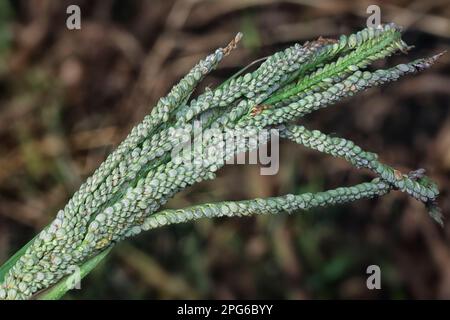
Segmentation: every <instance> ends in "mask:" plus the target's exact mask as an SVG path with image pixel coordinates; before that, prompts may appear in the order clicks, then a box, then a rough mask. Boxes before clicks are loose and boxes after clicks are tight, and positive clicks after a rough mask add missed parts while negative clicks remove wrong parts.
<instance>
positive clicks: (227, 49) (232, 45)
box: [223, 32, 243, 56]
mask: <svg viewBox="0 0 450 320" xmlns="http://www.w3.org/2000/svg"><path fill="white" fill-rule="evenodd" d="M242 37H243V34H242V32H238V33H237V34H236V36H235V37H234V39H233V40H231V41H230V43H229V44H228V45H227V46H226V47H225V48H224V49H223V54H224V55H225V56H227V55H229V54H230V52H231V51H233V50H234V49H236V47H237V44H238V43H239V41H241V39H242Z"/></svg>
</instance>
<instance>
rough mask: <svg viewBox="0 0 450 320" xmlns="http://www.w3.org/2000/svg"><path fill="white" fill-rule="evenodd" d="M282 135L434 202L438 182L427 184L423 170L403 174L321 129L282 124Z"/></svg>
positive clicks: (437, 217)
mask: <svg viewBox="0 0 450 320" xmlns="http://www.w3.org/2000/svg"><path fill="white" fill-rule="evenodd" d="M280 136H281V137H283V138H287V139H289V140H292V141H294V142H296V143H298V144H301V145H304V146H305V147H308V148H311V149H314V150H318V151H320V152H323V153H326V154H330V155H332V156H334V157H338V158H343V159H345V160H347V161H349V162H350V163H351V164H353V165H354V166H356V167H357V168H367V169H370V170H372V171H373V172H375V173H377V174H378V175H379V176H380V178H381V179H383V180H384V181H385V182H386V183H389V184H390V185H392V186H393V187H395V188H397V189H399V190H401V191H403V192H406V193H408V194H409V195H410V196H412V197H413V198H415V199H416V200H418V201H421V202H423V203H425V204H426V205H428V204H430V203H433V204H435V201H436V197H437V196H438V194H439V191H438V190H437V188H436V184H435V183H433V182H432V181H431V180H429V181H428V183H425V182H424V181H425V179H428V178H427V177H426V176H425V172H424V170H423V169H419V170H416V171H414V172H412V173H410V174H409V175H404V174H402V173H401V172H399V171H397V170H395V169H394V168H391V167H390V166H388V165H385V164H383V163H381V162H380V161H378V160H377V158H378V156H377V155H376V154H374V153H369V152H366V151H364V150H362V149H361V148H360V147H358V146H357V145H355V144H354V143H353V142H352V141H350V140H346V139H342V138H337V137H330V136H328V135H326V134H323V133H321V132H320V131H318V130H314V131H309V130H308V129H306V128H305V127H303V126H297V125H288V126H286V127H283V129H282V130H281V131H280ZM435 207H436V206H435V205H434V206H433V207H432V208H433V212H431V211H430V215H431V216H432V217H433V219H435V220H436V221H437V222H439V223H442V220H441V219H439V214H438V213H437V211H436V209H435Z"/></svg>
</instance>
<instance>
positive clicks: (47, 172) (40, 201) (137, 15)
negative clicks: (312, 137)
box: [0, 0, 450, 299]
mask: <svg viewBox="0 0 450 320" xmlns="http://www.w3.org/2000/svg"><path fill="white" fill-rule="evenodd" d="M374 3H377V2H375V1H369V2H366V1H335V0H334V1H333V0H329V1H325V0H313V1H307V0H303V1H302V0H298V1H295V0H291V1H275V0H261V1H256V0H251V1H250V0H248V1H245V0H223V1H206V0H186V1H181V0H178V1H171V0H164V1H145V0H140V1H139V0H134V1H118V0H101V1H87V0H86V1H75V0H72V1H57V0H48V1H37V0H35V1H32V0H31V1H25V0H24V1H6V0H0V139H1V140H0V141H1V143H0V263H1V262H3V261H5V260H6V259H7V258H8V256H10V255H11V254H12V253H13V252H14V251H15V250H17V249H18V248H19V247H20V246H22V245H23V244H25V243H26V242H27V241H28V240H29V239H30V238H31V237H32V236H33V235H34V234H35V233H36V232H38V231H39V230H40V229H41V228H42V227H43V226H45V225H46V224H47V223H48V222H49V221H50V220H51V219H52V217H53V216H54V215H55V213H56V211H57V210H58V209H59V208H61V207H62V206H63V205H64V204H65V202H66V201H67V200H68V198H70V196H71V194H72V193H73V192H74V191H75V190H76V189H77V188H78V187H79V185H80V183H82V181H83V180H84V179H85V178H86V177H87V176H88V175H89V174H91V173H92V172H93V170H94V169H95V168H96V167H97V166H98V165H99V164H100V163H101V161H103V159H105V157H106V155H107V154H108V153H109V152H111V150H112V149H113V148H114V146H116V145H117V144H118V143H119V142H120V141H121V140H122V139H123V138H124V137H125V136H126V134H127V132H128V131H129V130H130V129H131V128H132V127H133V126H134V125H135V124H136V123H137V122H139V121H140V119H142V118H143V116H144V115H145V114H146V113H148V112H149V110H150V108H151V107H152V106H153V105H154V103H155V102H156V101H157V99H158V98H159V97H160V96H162V95H164V94H165V93H166V92H167V90H168V89H170V87H171V86H172V85H173V84H174V83H175V82H176V81H177V80H178V79H179V78H180V77H181V76H182V75H184V74H185V73H186V72H187V71H188V70H189V68H190V67H191V66H192V65H193V64H195V63H196V62H197V61H198V60H199V59H200V58H201V57H203V56H205V55H206V54H208V53H209V52H211V51H212V50H213V49H215V48H216V47H219V46H222V45H224V44H226V43H227V42H228V41H229V40H230V39H231V38H232V37H233V36H234V34H235V33H236V32H237V31H242V32H243V33H244V39H243V41H242V43H241V46H240V47H239V49H238V50H236V51H235V52H233V54H232V55H231V56H230V57H228V58H227V59H226V60H225V61H224V63H223V65H221V67H220V68H219V70H218V71H216V72H214V73H213V74H212V75H211V76H209V77H208V78H207V79H206V81H205V82H204V85H210V86H214V85H215V84H218V83H220V82H221V81H223V80H224V79H226V78H227V77H228V76H230V75H231V74H233V73H234V72H236V71H237V70H238V69H239V68H240V67H242V66H245V65H246V64H248V63H250V62H251V61H253V60H255V59H256V58H259V57H263V56H266V55H269V54H272V53H274V52H275V51H277V50H280V49H282V48H285V47H287V46H289V45H291V44H293V43H294V42H296V41H299V42H303V41H306V40H309V39H313V38H317V37H318V36H338V35H339V34H341V33H350V32H354V31H356V30H359V29H361V28H363V27H364V26H365V23H366V18H367V16H368V15H367V14H366V12H365V11H366V8H367V6H368V5H369V4H374ZM69 4H77V5H79V6H80V7H81V13H82V21H81V25H82V29H81V30H75V31H70V30H68V29H67V28H66V27H65V21H66V18H67V16H68V15H67V14H66V8H67V6H68V5H69ZM378 5H379V6H380V7H381V17H382V21H383V22H389V21H393V22H396V23H398V24H401V25H403V26H405V28H406V31H405V40H406V41H407V42H408V43H409V44H414V45H415V46H416V49H415V50H413V51H412V52H411V53H410V54H409V56H408V57H405V56H395V57H393V58H391V59H388V60H387V61H381V62H379V63H377V66H379V67H385V66H386V65H392V64H394V63H399V62H401V61H407V60H410V59H413V58H416V57H421V56H427V55H431V54H434V53H437V52H440V51H443V50H448V49H449V48H450V2H449V1H447V0H446V1H442V0H436V1H420V0H415V1H383V2H379V3H378ZM449 70H450V54H447V55H445V56H444V57H443V58H442V59H441V60H440V62H439V63H438V64H436V65H435V66H434V67H433V68H432V69H431V70H429V71H426V72H424V73H422V74H420V75H417V76H413V77H407V78H404V79H402V80H401V81H399V82H398V83H394V84H392V85H389V86H385V87H383V88H377V89H372V90H370V91H368V92H366V93H364V94H361V95H359V96H357V97H353V98H352V99H348V100H346V101H345V102H342V103H339V104H338V105H336V106H333V107H330V108H328V109H325V110H322V111H319V112H317V113H315V114H314V115H311V116H309V117H307V118H306V119H304V121H305V122H306V125H307V126H308V127H309V128H311V129H313V128H316V129H319V130H322V131H324V132H327V133H330V134H335V135H337V136H342V137H346V138H349V139H352V140H353V141H355V142H356V143H358V144H359V145H360V146H362V147H363V148H365V149H368V150H371V151H374V152H377V153H378V154H379V155H380V158H381V159H382V160H383V161H384V162H386V163H389V164H391V165H393V166H395V167H396V168H398V169H401V170H403V171H405V172H406V171H408V170H412V169H417V168H419V167H423V168H426V169H427V170H428V174H429V175H430V176H431V177H432V178H434V179H435V180H436V181H437V182H438V183H439V186H440V189H441V190H442V195H441V197H440V204H441V206H442V208H443V210H444V213H445V214H448V213H449V212H450V199H449V197H448V195H449V190H450V181H449V176H450V113H449V106H450V100H449V95H450V90H449V88H450V75H449ZM370 177H371V175H370V174H369V173H368V172H365V171H358V170H356V169H353V168H351V167H350V166H349V165H348V164H347V163H345V162H344V161H341V160H337V159H333V158H330V157H328V156H325V155H322V154H319V153H317V152H313V151H309V150H306V149H305V148H303V147H300V146H296V145H293V144H291V143H283V145H282V148H281V168H280V172H279V174H278V175H276V176H260V175H259V169H258V167H257V166H242V165H239V166H228V167H226V168H225V169H223V170H221V172H220V177H219V178H218V179H216V180H214V181H212V182H206V183H200V184H198V185H196V186H194V187H192V188H190V189H188V190H187V191H186V192H183V193H182V194H179V195H178V196H177V197H176V198H175V199H174V200H173V201H172V202H170V206H172V207H184V206H188V205H192V204H195V203H202V202H211V201H218V200H223V199H236V200H237V199H246V198H253V197H261V196H271V195H278V194H284V193H287V192H305V191H320V190H324V189H328V188H333V187H337V186H343V185H350V184H354V183H357V182H360V181H365V180H368V179H370ZM449 238H450V226H449V225H448V224H447V225H446V227H445V229H441V228H439V227H438V226H437V225H436V224H434V223H433V222H432V221H431V219H430V218H429V217H428V216H427V213H426V210H425V209H424V208H423V206H422V205H421V204H419V203H416V202H415V201H414V200H411V199H410V198H408V197H407V196H405V195H403V194H401V193H398V192H394V193H391V194H389V195H388V196H385V197H383V198H381V199H375V200H372V201H358V202H356V203H354V204H350V205H346V206H339V207H334V208H327V209H323V210H315V211H312V212H307V213H302V214H296V215H292V216H288V215H281V216H278V217H270V216H267V217H258V218H242V219H219V220H214V221H209V220H201V221H198V222H196V223H190V224H186V225H179V226H172V227H167V228H162V229H160V230H156V231H152V232H150V233H147V234H143V235H141V236H139V237H137V238H135V239H132V240H129V241H126V242H125V243H123V244H120V245H119V246H118V247H117V248H116V250H115V251H114V252H113V254H112V255H111V256H110V258H109V259H108V260H107V261H106V263H104V264H102V265H101V266H100V267H99V268H97V269H96V270H95V271H94V272H92V273H91V274H90V275H89V276H88V277H87V278H86V280H85V281H83V283H82V288H83V290H80V291H75V292H74V293H71V294H70V295H68V296H67V298H283V299H284V298H289V299H303V298H370V299H377V298H392V299H405V298H446V299H448V298H450V251H449ZM371 264H376V265H379V266H380V267H381V272H382V290H373V291H370V290H368V289H367V288H366V286H365V283H366V277H367V275H366V273H365V271H366V268H367V266H369V265H371Z"/></svg>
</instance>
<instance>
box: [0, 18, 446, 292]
mask: <svg viewBox="0 0 450 320" xmlns="http://www.w3.org/2000/svg"><path fill="white" fill-rule="evenodd" d="M240 37H241V35H240V34H238V35H237V36H236V38H235V39H234V40H233V41H231V43H230V44H229V45H228V46H226V47H225V48H221V49H218V50H216V51H215V52H214V53H213V54H211V55H209V56H208V57H206V58H205V59H204V60H202V61H200V62H199V64H197V65H196V66H195V67H194V68H193V69H192V70H191V71H190V72H189V73H188V74H187V75H186V76H185V77H184V78H183V79H182V80H181V81H180V82H179V83H178V84H177V85H176V86H174V87H173V88H172V90H171V91H170V93H169V94H168V95H167V96H166V97H164V98H162V99H160V100H159V102H158V103H157V105H156V107H154V108H153V110H152V111H151V113H150V114H149V115H147V116H146V117H145V118H144V120H143V122H141V123H140V124H138V125H137V126H136V127H135V128H134V129H133V130H132V131H131V133H130V134H129V135H128V137H127V138H126V139H125V140H124V141H123V142H122V143H121V144H120V145H119V147H118V148H117V150H115V151H114V152H113V153H112V154H111V155H110V156H109V157H108V158H107V159H106V160H105V162H103V163H102V164H101V166H100V167H99V168H98V169H97V170H96V171H95V173H94V174H93V175H92V176H91V177H89V178H88V179H87V180H86V182H85V183H84V184H83V185H82V186H81V187H80V189H79V190H78V191H77V192H76V193H75V194H74V196H73V197H72V199H70V201H69V202H68V203H67V205H66V206H65V207H64V209H62V210H61V211H60V212H58V214H57V216H56V218H55V220H54V221H52V222H51V223H50V225H49V226H47V227H46V228H45V229H44V230H43V231H42V232H40V233H39V234H38V235H37V236H36V237H35V238H34V239H33V240H31V241H30V243H28V244H27V245H26V246H25V247H23V248H22V249H21V250H20V251H19V252H17V253H16V254H15V255H14V256H13V257H12V258H11V259H10V260H8V261H7V262H6V263H5V264H4V265H3V266H2V267H1V268H0V282H1V283H2V284H1V285H0V299H26V298H30V297H37V298H45V299H54V298H59V297H61V296H62V295H63V294H64V293H65V292H67V290H69V289H70V283H72V282H73V281H67V280H68V279H69V280H73V279H71V277H72V278H73V277H74V275H71V274H72V273H73V271H74V269H73V267H79V268H80V270H81V277H83V276H84V275H85V274H87V273H88V272H89V271H90V270H91V269H92V268H93V267H95V265H96V264H97V263H98V262H99V261H101V260H102V259H103V258H104V257H105V256H106V255H107V253H108V252H109V251H110V250H111V248H112V247H113V246H114V244H115V243H117V242H118V241H121V240H123V239H125V238H127V237H130V236H134V235H136V234H138V233H140V232H141V231H145V230H149V229H152V228H157V227H160V226H164V225H168V224H172V223H180V222H186V221H190V220H193V219H197V218H201V217H208V218H212V217H218V216H241V215H251V214H265V213H271V214H276V213H281V212H293V211H297V210H300V209H303V210H306V209H310V208H312V207H317V206H326V205H332V204H338V203H345V202H349V201H354V200H357V199H361V198H372V197H376V196H381V195H384V194H386V193H388V192H389V191H391V190H392V189H397V190H400V191H403V192H406V193H408V194H409V195H411V196H412V197H414V198H415V199H417V200H419V201H421V202H423V203H424V204H425V205H426V207H427V208H428V211H429V213H430V215H431V216H432V217H433V218H434V219H435V220H436V221H437V222H439V223H440V224H442V218H441V213H440V210H439V208H438V206H437V204H436V198H437V196H438V190H437V187H436V185H435V184H434V183H433V182H432V181H431V180H429V179H428V178H427V177H426V176H425V175H424V170H423V169H419V170H417V171H413V172H411V173H409V174H403V173H401V172H399V171H397V170H395V169H394V168H392V167H390V166H388V165H386V164H383V163H381V162H380V161H379V160H378V157H377V155H376V154H374V153H370V152H366V151H363V150H362V149H361V148H360V147H358V146H356V145H355V144H354V143H353V142H351V141H349V140H345V139H341V138H337V137H330V136H327V135H325V134H323V133H321V132H319V131H317V130H314V131H309V130H307V129H306V128H305V127H303V126H299V125H296V124H295V121H296V120H297V119H299V118H300V117H302V116H305V115H307V114H309V113H311V112H313V111H315V110H317V109H319V108H325V107H327V106H329V105H331V104H332V103H334V102H336V101H339V100H342V99H343V98H345V97H348V96H352V95H353V94H355V93H357V92H359V91H362V90H365V89H366V88H370V87H373V86H377V85H381V84H383V83H387V82H390V81H395V80H397V79H398V78H400V77H401V76H403V75H406V74H410V73H415V72H418V71H421V70H423V69H426V68H428V67H429V66H431V65H432V64H433V63H434V62H435V61H436V60H437V59H438V57H439V56H440V55H436V56H433V57H430V58H425V59H418V60H415V61H412V62H409V63H405V64H400V65H397V66H395V67H392V68H389V69H384V70H376V71H373V72H371V71H368V70H366V68H367V67H368V66H370V65H371V64H372V62H373V61H375V60H377V59H381V58H385V57H388V56H390V55H392V54H393V53H395V52H398V51H402V52H407V51H408V50H409V49H410V47H409V46H407V45H406V43H405V42H403V40H402V39H401V30H400V28H399V27H397V26H396V25H394V24H388V25H384V26H380V27H378V28H367V29H364V30H362V31H359V32H358V33H356V34H352V35H350V36H348V37H347V36H341V37H340V39H339V40H333V39H324V38H319V39H318V40H316V41H312V42H307V43H305V44H304V45H299V44H296V45H294V46H293V47H290V48H287V49H285V50H284V51H281V52H278V53H275V54H274V55H272V56H270V57H269V58H268V59H266V60H265V61H264V62H263V63H262V64H261V65H260V66H259V67H258V68H257V69H256V70H255V71H253V72H248V71H247V70H248V69H247V68H244V69H243V70H241V71H240V72H238V73H237V74H235V75H234V76H232V77H231V78H230V79H228V80H227V81H225V82H224V83H223V84H221V85H220V86H219V87H217V88H215V89H214V90H211V89H207V90H206V91H205V92H204V93H203V94H201V95H200V96H199V97H198V98H196V99H190V96H191V94H192V92H193V91H194V89H195V88H196V86H197V84H198V83H199V82H200V81H201V80H202V79H203V78H204V77H205V76H206V75H207V74H208V73H210V72H211V71H212V70H214V69H215V68H216V67H217V65H218V64H219V62H220V61H221V60H222V59H223V58H224V57H225V56H227V55H228V54H229V53H230V52H231V51H232V50H233V49H234V48H235V47H236V44H237V42H238V41H239V39H240ZM207 129H217V130H219V131H220V132H223V133H224V134H225V135H227V134H231V133H232V134H236V132H241V133H249V132H252V133H253V134H255V135H261V137H262V138H261V139H260V140H259V141H256V142H255V141H254V140H251V139H249V140H245V139H244V140H243V141H241V142H239V143H237V145H234V146H233V147H232V148H229V147H228V146H224V145H223V144H221V143H218V142H217V141H215V140H214V139H212V138H211V139H201V138H200V136H201V132H202V131H205V130H207ZM267 129H276V130H277V132H279V135H280V136H281V137H282V138H286V139H289V140H292V141H294V142H296V143H298V144H302V145H305V146H307V147H309V148H312V149H315V150H318V151H320V152H324V153H326V154H330V155H332V156H335V157H340V158H343V159H345V160H347V161H348V162H350V163H351V164H352V165H354V166H355V167H357V168H362V167H364V168H367V169H370V170H372V171H373V172H374V173H375V174H376V175H377V176H378V177H377V178H375V179H374V180H372V181H371V182H366V183H362V184H359V185H356V186H351V187H341V188H337V189H334V190H328V191H324V192H319V193H315V194H313V193H306V194H301V195H292V194H291V195H285V196H281V197H274V198H268V199H254V200H246V201H238V202H221V203H215V204H203V205H198V206H194V207H192V208H187V209H179V210H163V211H160V208H161V207H162V206H163V205H164V204H165V203H166V202H167V201H168V200H169V199H170V198H171V197H172V196H173V195H175V194H176V193H177V192H179V191H180V190H183V189H185V188H187V187H188V186H191V185H193V184H194V183H196V182H200V181H203V180H206V179H214V178H215V172H216V171H218V170H219V169H220V168H221V167H222V166H224V164H225V162H226V160H228V159H230V158H233V157H234V156H235V155H236V154H238V153H240V152H243V151H249V150H254V149H256V148H258V147H259V146H260V145H261V144H262V143H264V142H266V141H267V140H268V139H269V136H268V135H267V132H266V131H265V130H267ZM239 130H240V131H239ZM198 145H200V146H201V148H197V146H198ZM180 146H182V147H183V148H184V149H187V150H188V151H189V152H188V153H183V152H179V153H174V150H176V149H179V148H180ZM205 150H206V151H208V152H205ZM205 154H207V155H208V156H206V157H205ZM67 277H69V278H67Z"/></svg>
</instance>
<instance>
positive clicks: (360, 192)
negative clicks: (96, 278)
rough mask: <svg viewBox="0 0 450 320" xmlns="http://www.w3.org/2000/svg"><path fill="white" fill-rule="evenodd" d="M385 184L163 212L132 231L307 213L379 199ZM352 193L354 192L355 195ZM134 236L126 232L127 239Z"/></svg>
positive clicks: (378, 180)
mask: <svg viewBox="0 0 450 320" xmlns="http://www.w3.org/2000/svg"><path fill="white" fill-rule="evenodd" d="M390 189H391V187H390V185H389V184H387V183H384V182H382V181H381V180H380V179H378V178H376V179H374V180H372V181H371V182H366V183H361V184H358V185H355V186H353V187H341V188H337V189H332V190H328V191H324V192H318V193H305V194H300V195H293V194H288V195H285V196H280V197H274V198H266V199H253V200H244V201H225V202H218V203H211V204H203V205H198V206H193V207H190V208H186V209H178V210H163V211H160V212H158V213H155V214H154V215H152V216H150V217H148V218H146V219H145V220H144V222H143V223H142V224H140V225H139V226H138V229H136V230H135V232H136V233H139V232H141V231H148V230H150V229H154V228H158V227H162V226H166V225H169V224H174V223H181V222H187V221H191V220H196V219H199V218H213V217H223V216H227V217H240V216H248V215H255V214H258V215H259V214H280V213H283V212H288V213H291V212H295V211H298V210H310V209H312V208H315V207H324V206H328V205H337V204H343V203H346V202H350V201H354V200H356V199H362V198H374V197H378V196H382V195H384V194H386V193H388V192H389V191H390ZM355 191H356V193H355ZM136 233H132V234H131V233H129V234H128V236H131V235H135V234H136Z"/></svg>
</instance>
